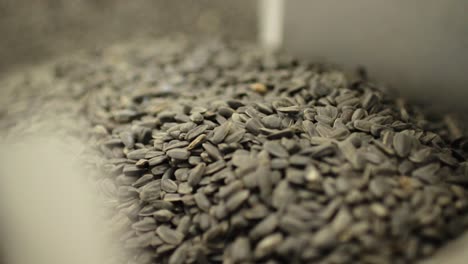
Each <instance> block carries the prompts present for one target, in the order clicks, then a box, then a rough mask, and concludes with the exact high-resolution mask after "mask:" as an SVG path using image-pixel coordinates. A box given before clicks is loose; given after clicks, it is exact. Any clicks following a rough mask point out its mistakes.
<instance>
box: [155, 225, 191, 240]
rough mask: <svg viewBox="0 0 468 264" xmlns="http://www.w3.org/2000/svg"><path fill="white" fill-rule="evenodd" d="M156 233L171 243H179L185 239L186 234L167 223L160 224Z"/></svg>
mask: <svg viewBox="0 0 468 264" xmlns="http://www.w3.org/2000/svg"><path fill="white" fill-rule="evenodd" d="M156 234H157V235H158V236H159V238H161V240H163V241H164V242H166V243H168V244H171V245H178V244H180V243H181V242H182V240H183V239H184V235H183V234H182V233H180V232H179V231H177V230H174V229H171V228H169V227H167V226H165V225H162V226H159V227H158V228H157V229H156Z"/></svg>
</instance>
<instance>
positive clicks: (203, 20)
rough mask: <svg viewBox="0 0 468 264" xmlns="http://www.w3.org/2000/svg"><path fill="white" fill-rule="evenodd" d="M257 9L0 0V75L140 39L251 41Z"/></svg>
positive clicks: (206, 0) (201, 2)
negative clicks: (186, 36)
mask: <svg viewBox="0 0 468 264" xmlns="http://www.w3.org/2000/svg"><path fill="white" fill-rule="evenodd" d="M256 7H257V4H256V1H250V0H236V1H229V0H220V1H213V0H196V1H195V0H184V1H172V0H132V1H128V0H41V1H31V0H0V74H2V73H3V74H5V72H7V71H9V70H10V69H12V68H16V67H17V66H18V65H25V64H30V63H33V62H38V61H41V60H44V59H48V58H50V57H53V56H57V55H61V54H65V53H67V52H71V51H73V50H76V49H81V48H93V47H96V46H105V45H107V44H109V43H111V42H114V41H119V40H126V39H129V38H132V37H136V36H142V35H143V36H145V35H146V36H148V35H149V36H162V35H165V34H171V33H174V32H185V33H190V34H194V35H196V36H201V37H203V36H212V35H222V36H224V37H227V38H233V39H241V40H254V39H255V37H256V22H257V21H256V12H257V10H256Z"/></svg>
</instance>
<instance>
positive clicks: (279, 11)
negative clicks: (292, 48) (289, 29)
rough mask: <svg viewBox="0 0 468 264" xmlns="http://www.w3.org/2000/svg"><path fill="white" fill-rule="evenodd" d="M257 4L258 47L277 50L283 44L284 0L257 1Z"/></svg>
mask: <svg viewBox="0 0 468 264" xmlns="http://www.w3.org/2000/svg"><path fill="white" fill-rule="evenodd" d="M258 4H259V6H258V12H259V14H258V17H259V21H258V22H259V29H258V38H259V42H260V45H262V46H263V47H264V48H266V49H268V50H273V51H274V50H277V49H279V48H280V47H281V45H282V42H283V18H284V0H259V1H258Z"/></svg>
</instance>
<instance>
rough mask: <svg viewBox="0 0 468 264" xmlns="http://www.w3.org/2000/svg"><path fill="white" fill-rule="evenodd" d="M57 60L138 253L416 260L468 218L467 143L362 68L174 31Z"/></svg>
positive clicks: (227, 259)
mask: <svg viewBox="0 0 468 264" xmlns="http://www.w3.org/2000/svg"><path fill="white" fill-rule="evenodd" d="M54 74H55V77H54V78H56V79H57V80H60V81H61V82H63V81H65V82H66V83H68V84H69V86H68V88H73V91H74V95H75V96H78V97H80V98H82V100H81V102H85V105H84V106H83V113H84V114H85V115H86V118H87V120H88V121H89V122H90V124H91V125H92V129H90V131H89V134H90V135H91V136H90V139H89V143H90V144H92V145H93V146H94V147H96V148H97V149H98V150H99V152H100V155H102V157H103V158H104V162H103V163H102V164H101V165H100V168H101V169H102V170H103V171H104V172H105V177H102V178H99V179H98V181H99V185H100V186H101V187H102V192H103V193H105V194H106V195H107V196H108V197H109V198H110V199H111V200H112V202H111V203H109V204H110V205H111V206H112V208H113V209H114V211H113V212H114V215H113V221H112V225H115V226H116V229H118V232H119V234H120V238H119V239H120V241H122V246H123V247H125V248H128V249H132V250H133V249H136V251H135V252H136V253H135V254H136V255H135V257H134V258H133V259H132V261H133V262H135V263H148V262H149V263H171V264H182V263H221V262H223V263H407V262H412V261H414V260H416V259H419V258H422V257H424V256H428V255H430V254H431V253H432V252H433V251H434V250H435V249H436V248H437V247H439V246H440V245H441V244H443V243H444V242H445V241H447V240H449V239H451V238H453V237H454V236H456V235H458V234H460V233H461V231H462V230H464V228H465V227H466V225H467V224H468V218H467V214H466V213H467V212H468V210H467V209H468V208H467V205H468V193H467V190H466V189H465V187H464V184H466V183H467V180H468V163H466V161H465V153H464V152H463V150H461V147H466V143H465V142H464V141H463V140H460V139H458V140H455V141H453V142H449V139H450V137H453V135H452V134H453V133H455V132H456V131H455V132H454V131H453V129H452V130H450V129H447V126H445V125H444V124H442V123H435V122H430V121H428V120H426V119H425V117H424V115H423V114H422V113H421V111H419V110H418V109H416V108H414V107H408V106H407V105H405V103H404V101H403V100H401V99H394V98H393V97H391V96H389V95H388V94H386V93H385V92H383V91H382V90H381V89H380V88H379V86H378V85H375V84H373V83H372V82H370V81H369V80H368V79H367V78H366V76H365V74H362V72H361V74H350V75H348V74H345V73H343V72H341V71H340V70H338V69H336V68H334V67H330V66H324V65H319V64H311V63H307V62H303V61H299V60H295V59H293V58H290V57H288V56H285V55H281V54H279V55H272V54H264V53H263V52H262V50H260V49H257V48H255V47H253V46H249V45H244V44H243V45H225V44H222V43H219V42H210V43H208V44H206V43H205V44H203V45H198V46H197V45H195V46H192V45H190V44H189V43H187V42H184V41H182V40H178V41H175V40H165V41H160V42H158V43H156V44H148V43H147V42H145V43H143V44H140V45H131V46H126V47H124V48H122V47H120V48H119V47H117V48H113V49H107V50H104V51H101V52H97V53H96V52H94V53H92V54H89V55H88V56H87V57H81V58H80V59H71V60H68V61H66V62H61V63H59V64H58V65H57V67H56V68H55V71H54ZM86 133H88V132H86ZM451 133H452V134H451ZM456 136H459V135H456ZM117 227H118V228H117Z"/></svg>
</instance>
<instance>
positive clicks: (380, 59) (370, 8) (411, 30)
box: [284, 0, 468, 111]
mask: <svg viewBox="0 0 468 264" xmlns="http://www.w3.org/2000/svg"><path fill="white" fill-rule="evenodd" d="M285 2H286V5H285V6H286V9H285V37H284V43H285V46H286V48H287V49H288V50H289V51H292V52H294V53H296V54H299V55H301V56H306V57H308V58H312V59H326V60H328V61H332V62H336V63H340V64H343V65H346V66H348V67H354V66H356V65H359V64H361V65H364V66H366V67H367V68H368V69H369V71H370V73H371V75H373V76H374V77H377V78H378V79H379V80H383V81H385V82H386V83H387V84H390V85H391V86H392V87H393V88H395V89H398V90H399V91H400V92H401V93H402V94H403V95H405V96H408V97H410V98H413V99H414V100H422V101H425V102H428V103H429V104H431V105H432V106H433V107H443V108H445V109H447V108H448V109H451V110H452V109H455V108H456V109H458V110H460V111H463V110H468V103H466V101H467V99H468V85H467V84H468V17H467V16H466V14H467V13H466V12H467V11H468V1H465V0H444V1H440V0H413V1H406V0H395V1H387V0H353V1H340V0H313V1H309V0H288V1H285Z"/></svg>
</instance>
